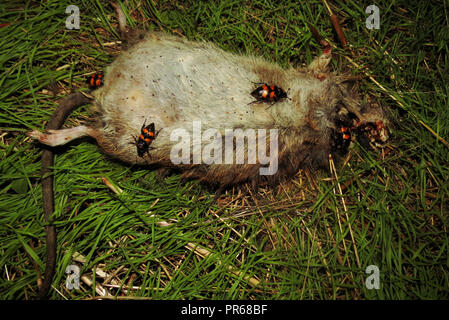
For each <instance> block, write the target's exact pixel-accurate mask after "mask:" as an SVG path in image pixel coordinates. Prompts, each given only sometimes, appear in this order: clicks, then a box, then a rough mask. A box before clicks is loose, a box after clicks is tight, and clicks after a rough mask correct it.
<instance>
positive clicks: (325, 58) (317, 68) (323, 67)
mask: <svg viewBox="0 0 449 320" xmlns="http://www.w3.org/2000/svg"><path fill="white" fill-rule="evenodd" d="M331 57H332V54H331V47H330V46H328V47H326V48H324V50H323V53H322V54H321V55H320V56H319V57H316V58H315V59H313V61H312V62H311V63H310V64H309V66H308V67H307V69H309V70H311V71H314V72H317V73H323V72H327V71H328V65H329V62H330V61H331Z"/></svg>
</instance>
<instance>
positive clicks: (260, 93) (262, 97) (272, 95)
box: [250, 82, 287, 107]
mask: <svg viewBox="0 0 449 320" xmlns="http://www.w3.org/2000/svg"><path fill="white" fill-rule="evenodd" d="M257 84H261V86H260V87H258V88H256V89H255V90H254V91H253V92H251V95H252V96H253V97H254V98H255V99H256V101H253V102H250V104H253V103H257V102H271V104H270V107H271V106H272V105H273V104H275V103H276V102H278V101H280V100H282V99H284V98H287V93H286V92H285V91H284V90H282V88H280V87H278V86H274V85H268V84H266V83H262V82H261V83H257Z"/></svg>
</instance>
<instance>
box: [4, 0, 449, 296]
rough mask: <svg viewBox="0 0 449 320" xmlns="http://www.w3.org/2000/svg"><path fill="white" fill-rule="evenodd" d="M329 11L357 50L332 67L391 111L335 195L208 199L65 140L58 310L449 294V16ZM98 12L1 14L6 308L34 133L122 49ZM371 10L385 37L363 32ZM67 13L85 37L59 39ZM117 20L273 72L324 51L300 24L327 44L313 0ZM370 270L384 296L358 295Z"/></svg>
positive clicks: (303, 187)
mask: <svg viewBox="0 0 449 320" xmlns="http://www.w3.org/2000/svg"><path fill="white" fill-rule="evenodd" d="M329 2H330V4H331V8H332V9H333V10H334V12H335V13H337V15H338V17H339V19H340V21H341V22H342V27H343V29H344V31H345V33H346V37H347V39H348V42H349V43H350V45H351V46H352V49H351V50H343V49H341V47H340V46H338V45H337V46H338V48H337V49H334V53H335V54H336V58H335V59H334V61H333V65H334V68H336V69H337V70H351V72H353V73H354V74H358V75H364V74H365V73H366V72H367V73H369V74H370V75H371V76H372V77H373V79H375V80H376V81H377V82H378V83H379V84H381V85H382V86H383V87H384V88H385V90H386V91H384V90H383V89H381V88H380V87H379V86H378V85H377V84H376V83H375V82H373V81H372V80H371V79H370V78H368V77H365V78H364V79H362V80H361V81H360V90H361V91H362V93H363V94H364V96H365V97H366V99H370V100H372V101H375V102H377V103H379V104H381V105H382V106H384V107H385V108H386V109H387V110H388V112H389V113H390V117H391V119H392V122H393V125H392V127H391V129H392V138H391V140H390V141H389V143H388V145H387V146H386V147H385V148H384V150H383V151H382V150H377V151H369V152H367V151H364V150H363V149H362V148H361V147H360V146H358V145H355V146H354V148H353V149H351V151H350V153H349V156H348V160H349V161H348V162H347V163H346V164H345V165H343V164H342V163H341V164H339V165H337V173H338V182H337V181H336V179H335V177H334V175H333V174H331V173H329V172H324V171H323V172H321V173H319V174H318V175H317V176H311V175H310V174H307V173H305V172H302V171H301V172H299V173H298V175H297V176H295V177H294V178H293V179H292V180H291V181H287V182H285V183H282V184H281V185H280V186H279V187H276V188H270V189H259V190H248V189H247V188H246V187H245V186H241V187H239V188H235V189H233V190H231V191H228V192H227V193H224V194H222V195H220V196H219V197H218V199H215V200H214V199H213V196H214V195H213V193H212V192H211V191H210V190H208V189H206V188H204V187H202V186H201V185H200V184H199V183H198V182H197V181H190V182H184V181H181V180H180V179H179V176H177V175H172V176H169V177H167V178H161V177H159V176H158V175H157V174H156V172H153V171H147V170H143V169H142V168H135V167H128V166H124V165H122V164H120V163H118V162H116V161H114V160H112V159H110V158H109V157H107V156H106V155H104V154H102V153H101V152H100V151H99V148H98V147H97V146H96V145H95V144H92V143H91V142H90V141H78V142H76V143H72V144H70V145H69V146H66V147H64V148H61V149H59V151H58V154H57V156H56V162H55V167H54V169H55V172H56V181H55V207H56V211H55V214H54V221H55V224H56V227H57V231H58V260H57V270H56V276H55V279H54V282H53V287H52V289H51V291H50V295H51V298H52V299H92V298H95V297H98V296H99V293H97V292H96V291H95V289H96V288H97V290H99V289H100V288H101V287H102V288H106V289H107V290H108V292H109V293H110V294H111V295H113V296H114V297H116V298H119V299H124V298H129V299H137V298H142V297H145V298H150V299H448V298H449V272H448V270H449V268H448V264H449V260H448V259H449V258H448V257H449V255H448V251H449V241H448V233H447V228H448V224H449V219H448V211H449V206H448V197H449V190H448V187H449V183H448V180H449V168H448V164H449V161H448V160H449V148H448V146H446V145H445V144H444V142H445V141H449V112H448V107H449V103H448V98H447V97H448V96H449V90H448V88H449V86H448V84H449V61H448V59H449V58H448V56H449V55H448V43H449V35H448V33H447V29H448V28H449V21H448V20H449V19H448V10H449V3H448V2H447V1H446V2H443V1H430V2H426V1H374V2H373V1H368V2H363V3H361V2H360V1H352V0H351V1H329ZM103 3H104V2H103V1H92V2H90V1H87V0H83V1H68V0H67V1H45V2H43V3H42V4H38V2H32V1H29V2H25V3H23V4H17V3H16V4H14V5H12V4H5V3H2V4H0V24H2V23H7V22H9V23H10V25H8V26H5V27H2V28H0V46H1V48H2V51H1V53H0V88H1V89H0V153H1V157H0V221H1V222H0V253H1V254H0V268H1V270H0V273H1V277H0V279H1V280H0V298H2V299H32V298H34V297H35V296H36V293H37V282H38V279H39V278H40V275H41V274H42V273H43V270H44V262H45V233H44V226H45V223H44V220H43V214H42V195H41V186H40V179H41V176H40V156H41V153H42V149H41V147H40V146H39V145H38V144H35V143H33V142H32V141H30V140H29V139H28V138H27V137H26V135H25V132H27V131H29V130H31V129H43V128H44V127H45V125H46V121H47V120H48V119H49V117H50V115H51V114H52V112H53V110H54V108H55V107H56V105H57V102H58V100H59V99H60V98H62V97H64V96H65V95H67V93H68V92H70V90H78V89H80V88H84V87H85V84H84V83H83V82H84V80H85V74H86V73H88V72H92V71H95V70H102V69H103V68H104V67H105V66H107V65H108V64H109V63H110V62H111V61H113V59H114V56H115V55H117V54H118V53H119V52H120V44H115V45H110V44H109V45H106V46H105V45H104V44H105V43H106V44H108V43H111V42H114V41H118V40H119V38H118V32H117V26H116V19H115V13H114V10H113V8H112V7H111V6H110V5H106V4H103ZM373 3H375V4H377V5H378V6H379V8H380V10H381V25H380V29H379V30H367V29H366V28H365V19H366V14H365V8H366V6H368V5H369V4H373ZM69 4H77V5H78V6H79V8H80V11H81V29H80V30H66V29H65V19H66V17H67V14H65V8H66V7H67V6H68V5H69ZM123 8H124V10H125V14H126V15H127V17H128V23H129V24H130V25H132V26H135V27H139V28H145V29H148V30H160V29H162V30H164V31H166V32H169V33H174V34H178V35H179V34H180V35H183V36H186V37H187V38H189V39H196V40H208V41H212V42H214V43H216V44H217V45H218V46H220V47H222V48H224V49H226V50H228V51H231V52H236V53H245V54H257V55H261V56H263V57H265V58H266V59H268V60H272V61H276V62H277V63H279V64H280V65H282V66H284V67H287V66H289V65H294V66H298V67H300V66H303V65H304V64H306V63H308V62H310V61H311V60H312V58H313V57H314V56H315V55H317V54H319V52H320V50H321V47H320V45H319V44H318V43H317V42H316V41H315V40H314V39H313V38H312V36H311V33H310V31H309V29H308V27H307V25H306V22H309V23H311V24H313V25H314V26H316V28H317V29H318V30H319V31H320V32H321V34H322V35H323V36H324V37H326V38H327V39H329V40H331V41H332V42H333V43H336V40H335V39H336V38H335V35H334V32H333V28H332V25H331V21H330V19H329V17H328V14H327V11H326V8H325V6H324V5H323V2H322V1H307V2H304V3H303V4H298V2H297V1H280V2H279V1H263V0H256V1H250V2H248V1H232V0H221V1H216V2H214V4H210V3H209V2H201V1H185V2H182V3H181V2H179V3H178V2H176V1H152V0H149V1H138V0H130V1H128V4H127V5H123ZM385 52H387V53H385ZM345 57H349V58H351V59H352V60H353V61H354V62H355V63H356V64H357V65H358V66H359V67H355V66H354V65H352V64H350V63H349V62H348V60H347V59H346V58H345ZM61 67H62V68H61ZM58 68H61V69H58ZM86 110H87V108H81V109H80V110H77V111H76V112H74V113H73V114H72V116H71V117H70V118H69V119H68V120H67V121H66V125H67V126H73V125H76V124H77V123H79V121H82V120H83V118H84V117H86V115H87V112H86ZM426 126H427V127H426ZM428 128H431V129H432V130H433V131H434V132H435V133H432V132H431V131H430V130H429V129H428ZM103 178H107V179H108V180H109V181H110V182H111V183H113V184H114V185H116V186H118V187H119V188H120V189H121V190H123V192H122V193H114V192H113V191H112V190H111V189H110V188H108V187H107V186H106V184H105V183H104V181H103ZM332 178H334V179H332ZM339 186H341V187H342V188H343V191H342V192H343V193H342V194H340V191H339V188H338V187H339ZM195 246H197V247H196V249H195V248H194V247H195ZM80 256H82V259H80V258H79V257H80ZM70 264H76V265H78V266H79V267H80V269H81V272H82V274H83V275H84V276H85V277H86V278H84V280H86V279H87V280H89V279H90V280H92V281H93V283H92V284H87V283H86V282H85V281H84V280H83V279H82V281H81V289H80V290H71V291H69V290H67V289H66V286H65V280H66V278H67V274H66V273H65V269H66V267H67V266H68V265H70ZM369 265H376V266H378V267H379V269H380V289H378V290H375V289H374V290H368V289H367V288H366V287H365V279H366V278H367V276H368V275H367V274H365V269H366V267H367V266H369ZM105 273H107V275H105ZM94 275H95V276H94Z"/></svg>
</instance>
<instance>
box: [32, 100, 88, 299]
mask: <svg viewBox="0 0 449 320" xmlns="http://www.w3.org/2000/svg"><path fill="white" fill-rule="evenodd" d="M91 101H92V100H91V97H89V96H88V95H86V94H84V93H82V92H76V93H72V94H71V95H69V96H67V97H66V98H65V99H64V100H63V101H62V102H61V103H60V104H59V106H58V108H57V109H56V110H55V112H54V113H53V116H52V117H51V119H50V121H49V122H48V126H47V129H52V130H57V129H60V128H61V126H62V125H63V123H64V121H65V119H66V117H67V116H68V115H70V113H72V111H73V110H74V109H75V108H77V107H80V106H82V105H85V104H88V103H89V102H91ZM53 160H54V154H53V151H52V149H51V148H49V147H45V150H44V152H43V153H42V177H43V178H42V198H43V203H44V219H45V222H46V224H47V226H46V233H47V237H46V243H47V261H46V264H45V273H44V278H43V280H42V284H41V286H40V288H39V293H38V297H39V299H45V298H46V297H47V295H48V291H49V290H50V286H51V283H52V281H53V275H54V273H55V266H56V229H55V226H54V224H53V222H52V214H53V212H54V195H53V174H52V170H51V169H50V168H51V167H52V166H53Z"/></svg>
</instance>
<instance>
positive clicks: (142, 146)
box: [133, 121, 162, 157]
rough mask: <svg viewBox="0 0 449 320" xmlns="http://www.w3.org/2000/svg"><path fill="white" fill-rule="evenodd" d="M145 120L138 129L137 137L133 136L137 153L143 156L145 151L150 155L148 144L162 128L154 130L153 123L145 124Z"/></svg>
mask: <svg viewBox="0 0 449 320" xmlns="http://www.w3.org/2000/svg"><path fill="white" fill-rule="evenodd" d="M145 124H146V121H145V122H144V123H143V125H142V128H141V129H140V135H139V138H136V137H134V136H133V138H134V142H135V144H136V147H137V155H138V156H139V157H143V156H144V154H145V153H148V156H150V144H151V143H152V142H153V140H154V139H156V137H157V135H158V134H159V131H161V130H162V129H159V131H158V132H155V128H154V123H153V122H152V123H150V124H149V125H147V126H145Z"/></svg>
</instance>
